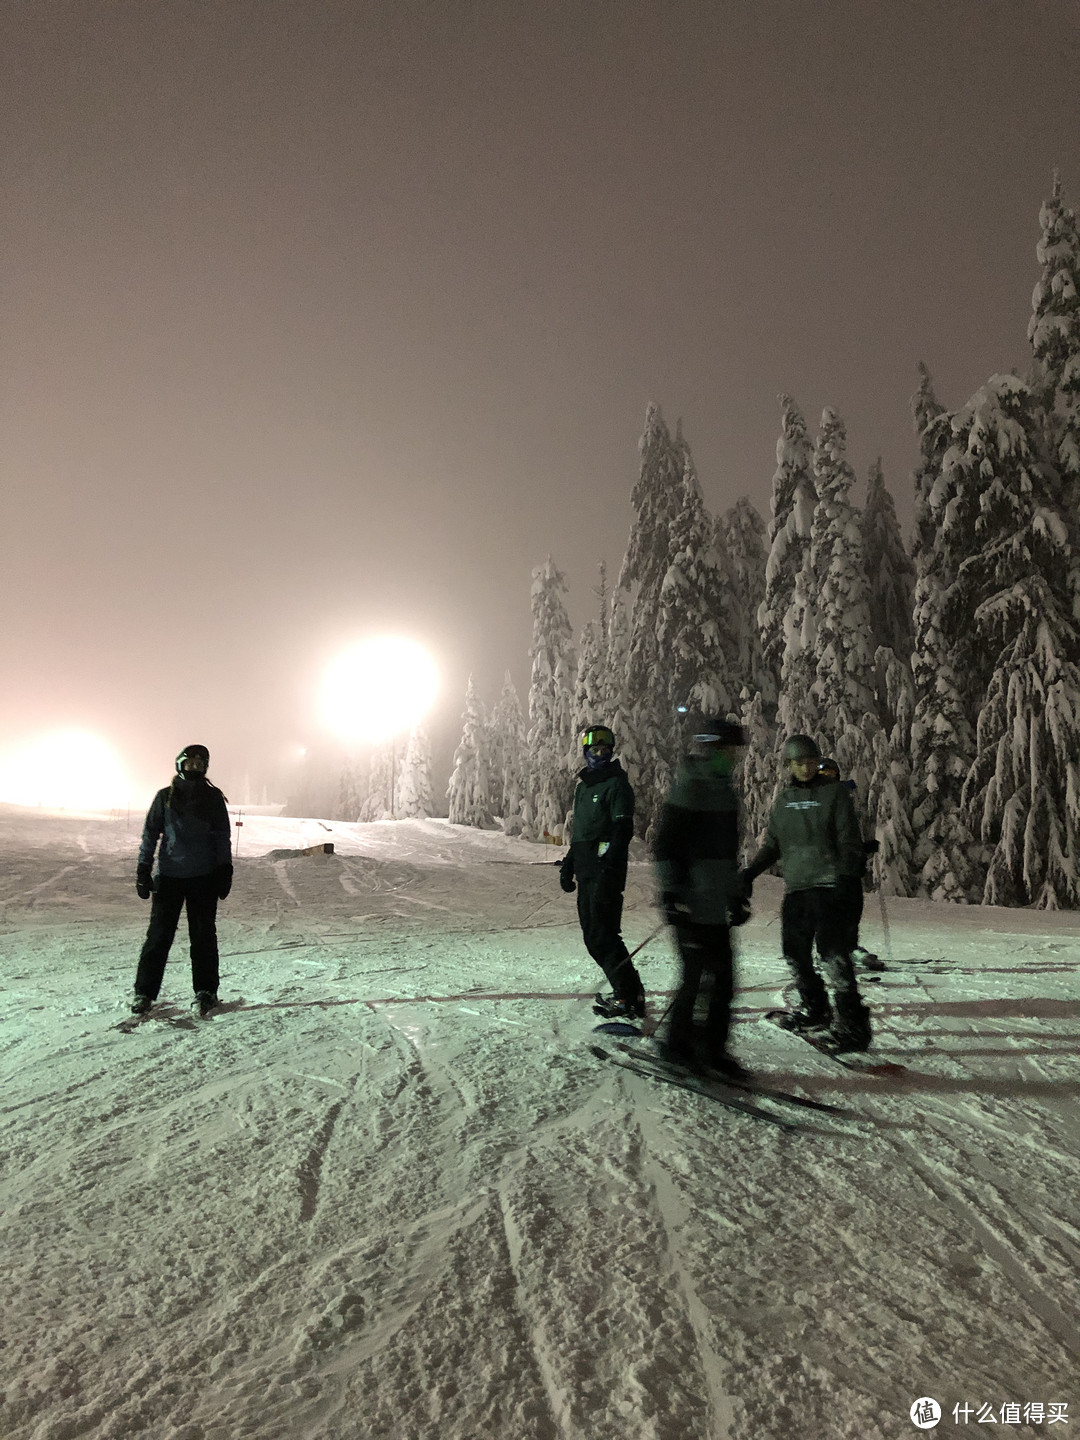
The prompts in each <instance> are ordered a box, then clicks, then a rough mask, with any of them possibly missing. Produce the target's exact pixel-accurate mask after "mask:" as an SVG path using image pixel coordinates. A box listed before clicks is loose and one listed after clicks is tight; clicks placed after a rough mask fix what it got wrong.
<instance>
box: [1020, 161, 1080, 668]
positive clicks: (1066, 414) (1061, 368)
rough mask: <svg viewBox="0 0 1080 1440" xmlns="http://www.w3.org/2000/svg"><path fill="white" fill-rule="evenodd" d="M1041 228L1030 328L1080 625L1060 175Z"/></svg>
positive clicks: (1073, 362) (1079, 243) (1079, 378)
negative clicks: (1038, 270) (1066, 537)
mask: <svg viewBox="0 0 1080 1440" xmlns="http://www.w3.org/2000/svg"><path fill="white" fill-rule="evenodd" d="M1039 223H1040V226H1041V230H1042V234H1041V236H1040V239H1039V243H1038V245H1037V247H1036V255H1037V257H1038V260H1039V264H1040V265H1041V267H1042V273H1041V275H1040V277H1039V281H1038V284H1037V285H1036V286H1035V293H1034V294H1033V296H1032V299H1031V308H1032V315H1031V320H1030V322H1029V324H1028V339H1029V340H1030V341H1031V348H1032V352H1033V355H1034V360H1033V363H1032V367H1031V372H1032V388H1033V390H1034V392H1035V400H1036V404H1037V406H1038V409H1039V411H1040V414H1041V419H1042V425H1043V429H1044V432H1045V436H1046V445H1047V449H1048V451H1049V459H1050V462H1051V464H1053V466H1054V467H1055V469H1056V470H1057V474H1058V482H1059V487H1060V508H1061V511H1062V514H1063V516H1064V518H1065V522H1066V524H1067V525H1068V527H1069V532H1070V533H1069V538H1070V542H1071V547H1072V552H1073V555H1072V559H1073V566H1072V573H1071V575H1070V577H1069V586H1070V592H1071V607H1072V618H1073V619H1074V620H1075V621H1077V622H1080V231H1078V228H1077V221H1076V215H1075V213H1074V211H1073V210H1071V209H1069V208H1068V207H1067V206H1066V205H1065V203H1064V201H1063V200H1062V196H1061V177H1060V176H1059V175H1058V174H1057V173H1056V172H1055V174H1054V188H1053V194H1052V195H1051V197H1050V199H1049V200H1047V201H1045V202H1044V204H1043V206H1042V209H1041V210H1040V212H1039ZM1072 658H1073V659H1080V656H1073V657H1072Z"/></svg>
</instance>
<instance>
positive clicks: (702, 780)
mask: <svg viewBox="0 0 1080 1440" xmlns="http://www.w3.org/2000/svg"><path fill="white" fill-rule="evenodd" d="M745 745H746V736H745V734H744V732H743V728H742V726H741V725H736V724H735V723H733V722H732V721H730V720H721V719H708V720H706V721H705V722H704V724H703V725H702V727H701V729H700V732H699V733H698V734H696V735H695V736H694V737H693V740H692V741H691V744H690V747H689V750H688V752H687V754H686V756H685V758H684V759H683V760H682V762H681V763H680V765H679V768H678V770H677V772H676V775H675V780H674V783H673V785H672V787H671V792H670V794H669V795H668V798H667V802H666V803H665V805H664V808H663V810H662V811H661V815H660V824H659V828H658V830H657V835H656V841H655V843H654V846H653V855H654V858H655V861H656V873H657V879H658V882H659V885H660V892H661V895H660V903H661V906H662V907H663V911H664V915H665V917H666V919H667V921H668V923H669V924H670V925H671V926H672V927H673V929H674V931H675V942H676V944H677V945H678V949H679V959H680V961H681V962H682V975H681V978H680V981H679V988H678V990H677V991H676V994H675V999H674V1000H673V1001H672V1003H671V1010H670V1017H671V1018H670V1020H669V1022H668V1033H667V1041H666V1046H665V1053H666V1055H667V1057H668V1058H669V1059H671V1060H674V1061H676V1062H677V1063H681V1064H687V1065H691V1066H694V1065H695V1064H697V1063H699V1062H700V1063H703V1064H705V1065H706V1066H707V1067H708V1068H709V1069H712V1070H717V1071H719V1072H720V1073H721V1074H722V1075H725V1076H727V1077H728V1078H729V1079H732V1080H745V1079H748V1078H749V1076H748V1072H747V1071H746V1070H744V1069H743V1067H742V1066H741V1065H740V1064H739V1063H738V1061H737V1060H735V1059H733V1058H732V1056H730V1055H729V1054H728V1050H727V1042H728V1031H729V1029H730V1026H731V1000H732V996H733V994H734V962H733V956H732V950H731V929H730V927H731V926H732V925H741V924H743V923H744V921H746V920H747V919H749V916H750V906H749V904H748V902H747V901H746V899H745V898H744V897H743V895H742V892H741V887H740V882H739V802H738V799H737V797H736V794H735V788H734V786H733V785H732V783H731V772H732V771H733V770H734V768H735V764H736V762H737V760H738V758H739V756H738V751H739V750H740V749H742V748H743V747H745ZM703 988H704V989H705V990H706V991H707V992H708V995H709V998H708V1009H707V1013H706V1016H705V1021H704V1025H703V1026H702V1027H701V1029H700V1032H699V1033H698V1034H697V1035H695V1024H694V1007H695V1004H696V1002H697V999H698V994H699V991H701V990H702V989H703Z"/></svg>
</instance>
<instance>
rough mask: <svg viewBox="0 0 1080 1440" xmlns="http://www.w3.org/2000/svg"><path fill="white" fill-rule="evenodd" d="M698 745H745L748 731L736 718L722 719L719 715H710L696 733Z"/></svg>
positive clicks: (695, 738)
mask: <svg viewBox="0 0 1080 1440" xmlns="http://www.w3.org/2000/svg"><path fill="white" fill-rule="evenodd" d="M694 742H695V744H697V745H740V746H741V745H745V744H746V731H745V730H744V729H743V727H742V726H741V725H740V724H739V723H738V722H737V721H735V720H722V719H721V718H720V716H719V715H710V716H708V717H707V718H706V719H705V720H703V721H702V722H701V727H700V729H699V730H698V731H697V733H696V734H695V735H694Z"/></svg>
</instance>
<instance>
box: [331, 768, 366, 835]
mask: <svg viewBox="0 0 1080 1440" xmlns="http://www.w3.org/2000/svg"><path fill="white" fill-rule="evenodd" d="M363 803H364V802H363V796H362V795H361V793H360V782H359V778H358V776H357V769H356V762H355V760H354V759H353V757H352V756H351V755H346V756H345V759H344V761H343V762H342V766H341V778H340V780H339V781H338V793H337V803H336V804H335V806H334V819H335V820H345V821H349V822H352V821H353V820H356V819H357V817H358V816H359V814H360V807H361V806H362V805H363Z"/></svg>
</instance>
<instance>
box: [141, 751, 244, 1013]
mask: <svg viewBox="0 0 1080 1440" xmlns="http://www.w3.org/2000/svg"><path fill="white" fill-rule="evenodd" d="M209 765H210V751H209V750H208V749H207V748H206V746H205V745H189V746H188V747H187V748H186V749H185V750H181V752H180V754H179V755H178V756H177V757H176V774H175V775H174V776H173V779H172V783H171V784H170V785H166V786H165V788H164V789H163V790H159V791H158V792H157V794H156V795H155V796H154V799H153V802H152V803H151V805H150V809H149V810H148V811H147V815H146V824H145V825H144V826H143V834H142V844H141V845H140V846H139V861H138V866H137V868H136V871H135V890H136V893H137V894H138V896H139V898H140V899H141V900H149V899H150V897H151V895H152V896H153V900H152V901H151V906H150V926H149V928H148V930H147V932H146V940H145V942H144V943H143V947H142V953H141V954H140V956H139V968H138V971H137V972H136V975H135V999H134V1000H133V1002H132V1005H131V1013H132V1014H133V1015H145V1014H146V1012H147V1011H148V1010H149V1009H150V1007H151V1006H152V1005H153V1003H154V1001H155V1000H156V999H157V995H158V991H159V990H160V989H161V980H162V976H163V975H164V973H165V962H166V960H167V959H168V958H169V947H170V946H171V945H172V942H173V937H174V936H175V934H176V927H177V925H178V924H179V921H180V912H181V910H183V908H184V906H185V905H186V906H187V923H188V936H189V938H190V941H191V982H192V985H193V987H194V990H195V1002H194V1008H197V1009H198V1011H199V1013H200V1014H201V1015H205V1014H207V1012H208V1011H210V1010H212V1009H213V1008H214V1006H215V1005H217V1003H218V997H217V988H218V944H217V928H216V924H215V919H216V915H217V903H218V901H219V900H224V899H225V897H226V896H227V895H228V893H229V890H230V888H231V886H232V876H233V867H232V844H231V838H230V831H229V812H228V810H227V809H226V808H225V796H224V795H223V794H222V793H221V791H220V790H219V789H218V788H217V786H215V785H211V784H210V781H209V780H208V779H207V778H206V772H207V769H208V768H209ZM159 840H160V841H161V849H160V852H159V854H158V873H157V876H156V878H154V877H153V874H152V872H153V865H154V853H155V851H157V849H158V841H159Z"/></svg>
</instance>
